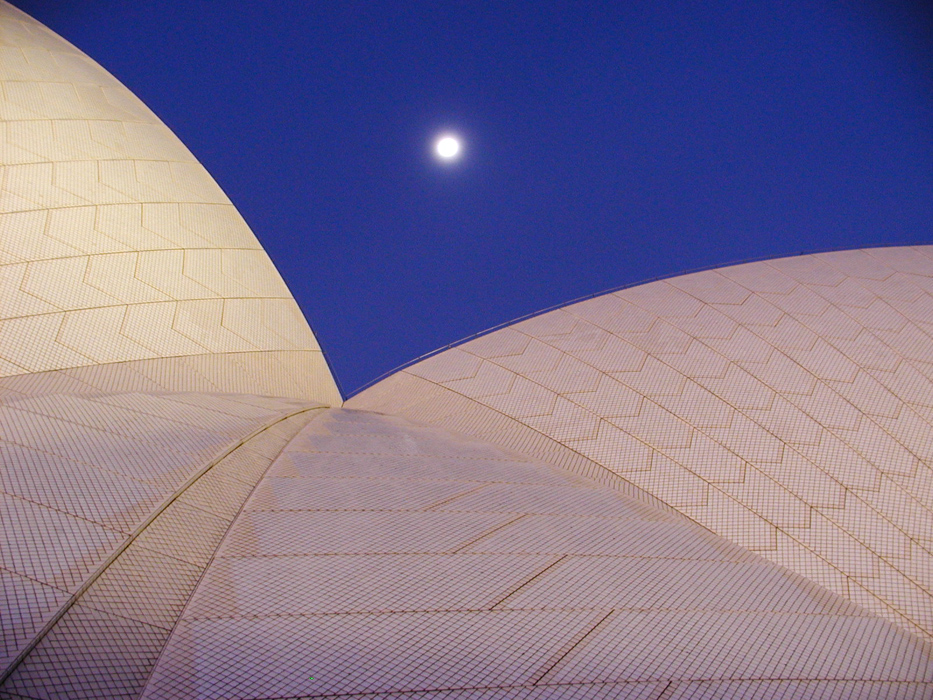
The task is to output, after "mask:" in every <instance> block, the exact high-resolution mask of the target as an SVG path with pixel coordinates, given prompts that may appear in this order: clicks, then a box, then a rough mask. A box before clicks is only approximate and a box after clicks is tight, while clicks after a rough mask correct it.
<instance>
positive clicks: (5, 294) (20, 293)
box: [0, 1, 340, 405]
mask: <svg viewBox="0 0 933 700" xmlns="http://www.w3.org/2000/svg"><path fill="white" fill-rule="evenodd" d="M0 58H2V60H0V87H2V94H0V163H2V165H0V170H2V185H0V377H8V376H14V375H21V374H27V373H36V372H50V371H60V370H70V369H72V368H77V367H87V366H99V365H114V364H118V363H135V364H134V365H133V368H134V369H137V370H138V372H139V373H141V374H143V375H144V376H147V377H152V376H153V375H155V374H157V373H158V371H159V367H160V366H161V364H164V363H160V362H158V361H156V362H153V360H164V359H168V358H179V357H189V358H195V357H200V356H210V357H211V358H212V359H211V361H210V362H209V363H208V364H209V365H211V367H212V368H214V370H213V372H212V371H211V370H210V369H206V370H204V371H203V372H201V374H202V375H203V374H205V373H207V374H208V375H211V374H213V376H214V377H215V378H217V377H220V376H221V375H226V377H225V378H221V379H219V383H220V385H219V386H217V382H214V384H215V385H214V386H213V388H214V389H219V390H231V391H242V390H243V388H244V387H242V386H237V384H238V382H237V378H236V377H237V375H240V376H244V375H245V376H248V377H249V381H250V382H251V383H252V384H253V385H254V386H253V387H251V388H247V389H246V390H247V393H269V394H279V395H282V394H285V395H293V396H296V397H300V398H304V399H309V400H314V401H319V402H322V403H326V404H329V405H339V403H340V394H339V392H338V390H337V387H336V385H335V383H334V380H333V378H332V376H331V374H330V371H329V369H328V367H327V364H326V362H325V361H324V357H323V354H322V352H321V349H320V347H319V346H318V344H317V341H316V340H315V338H314V334H313V333H312V332H311V329H310V328H309V327H308V324H307V322H306V321H305V319H304V317H303V316H302V314H301V311H300V310H299V308H298V306H297V304H296V303H295V301H294V299H293V298H292V296H291V293H290V292H289V291H288V289H287V288H286V286H285V283H284V282H283V281H282V278H281V277H280V276H279V274H278V272H277V271H276V270H275V268H274V267H273V265H272V262H271V261H270V260H269V257H268V256H267V255H266V253H265V251H263V249H262V247H261V246H260V244H259V242H258V241H257V240H256V237H255V236H254V235H253V233H252V232H251V231H250V229H249V227H248V226H247V225H246V223H245V222H244V221H243V219H242V217H240V215H239V214H238V213H237V211H236V209H235V208H234V207H233V205H232V204H231V203H230V201H229V199H227V197H226V195H224V193H223V192H222V191H221V189H220V188H219V187H218V186H217V183H215V182H214V180H213V179H212V178H211V177H210V175H209V174H208V173H207V172H206V171H205V170H204V168H203V167H202V166H201V164H200V163H198V161H197V160H196V159H195V158H194V156H192V155H191V153H190V152H189V151H188V149H187V148H185V146H184V145H183V144H182V143H181V142H180V141H179V140H178V139H177V138H176V137H175V136H174V134H172V133H171V131H169V129H168V128H167V127H166V126H165V125H164V124H163V123H162V122H161V121H160V120H159V119H158V118H157V117H156V116H155V115H154V114H153V113H152V112H151V111H150V110H149V109H148V108H147V107H146V106H145V105H143V104H142V103H141V102H140V101H139V100H138V99H137V98H136V97H135V96H134V95H133V94H132V93H130V91H129V90H127V89H126V88H125V87H123V85H121V84H120V83H119V82H118V81H117V80H116V79H115V78H113V77H112V76H111V75H110V74H109V73H107V71H105V70H104V69H103V68H101V67H100V66H99V65H97V64H96V63H95V62H94V61H92V60H91V59H90V58H88V57H87V56H85V55H84V54H83V53H81V52H80V51H79V50H77V49H76V48H75V47H73V46H72V45H71V44H69V43H68V42H66V41H65V40H64V39H62V38H61V37H59V36H57V35H56V34H54V33H53V32H51V31H49V30H48V29H46V28H45V27H43V26H42V25H40V24H39V23H38V22H36V21H35V20H33V19H32V18H30V17H28V16H27V15H25V14H23V13H22V12H20V11H18V10H16V9H15V8H13V7H11V6H10V5H8V4H7V3H6V2H2V1H0ZM27 339H28V340H27ZM262 353H265V355H264V356H263V357H262V358H256V357H255V355H257V354H262ZM197 362H198V361H197V360H193V361H192V363H189V367H190V366H193V365H194V364H196V363H197ZM175 364H176V365H177V364H178V363H175ZM269 365H278V367H271V368H269V369H271V370H272V371H266V372H265V373H263V372H262V371H260V370H259V369H258V368H259V367H260V366H266V367H267V368H268V366H269ZM115 371H116V372H124V373H126V368H122V369H118V370H115ZM196 371H197V370H196ZM263 374H265V375H266V378H263V376H261V375H263ZM276 375H279V376H276ZM283 375H285V376H287V375H292V376H299V377H301V379H300V380H299V381H298V382H294V381H291V382H290V381H288V380H287V379H285V380H283V379H282V376H283ZM209 381H210V380H209ZM225 382H226V383H225ZM202 384H203V382H202ZM240 384H242V382H240ZM183 388H187V389H192V388H197V389H200V388H201V387H200V386H197V387H195V386H188V387H183ZM257 389H258V390H259V391H257ZM33 390H40V389H39V387H38V385H37V384H35V383H33Z"/></svg>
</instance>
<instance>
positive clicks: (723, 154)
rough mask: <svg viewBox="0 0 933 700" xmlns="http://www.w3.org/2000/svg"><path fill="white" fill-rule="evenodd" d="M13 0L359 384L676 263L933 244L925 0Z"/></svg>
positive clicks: (931, 92)
mask: <svg viewBox="0 0 933 700" xmlns="http://www.w3.org/2000/svg"><path fill="white" fill-rule="evenodd" d="M14 4H16V5H17V6H18V7H20V8H22V9H23V10H25V11H26V12H28V13H30V14H31V15H33V16H34V17H36V18H37V19H39V20H40V21H42V22H44V23H45V24H47V25H48V26H49V27H51V28H52V29H53V30H55V31H56V32H58V33H60V34H61V35H63V36H64V37H65V38H67V39H68V40H70V41H71V42H72V43H74V44H76V45H77V46H78V47H79V48H81V49H82V50H84V51H85V52H86V53H88V54H89V55H90V56H91V57H93V58H94V59H96V60H97V61H98V62H100V63H101V64H102V65H103V66H104V67H105V68H107V69H108V70H110V71H111V72H112V73H113V74H114V75H115V76H116V77H117V78H119V79H120V80H121V81H123V83H125V84H126V85H127V86H128V87H129V88H130V89H131V90H132V91H133V92H135V93H136V94H137V95H138V96H139V97H140V98H142V100H143V101H145V102H146V103H147V104H148V105H149V106H150V107H151V108H152V109H153V110H154V111H155V112H156V114H158V115H159V116H160V117H161V118H162V119H163V120H164V121H165V122H166V124H168V126H169V127H170V128H171V129H172V130H174V131H175V133H176V134H178V136H179V137H180V138H181V139H182V141H184V142H185V144H187V146H188V147H189V148H190V149H191V150H192V151H193V152H194V154H195V156H196V157H197V158H198V159H199V160H200V161H201V162H202V163H203V164H204V165H205V166H206V167H207V169H208V170H209V171H210V172H211V174H212V175H213V176H214V177H215V179H216V180H217V181H218V182H219V183H220V185H221V187H222V188H223V189H224V190H225V191H226V193H227V194H228V195H229V197H230V198H231V199H232V200H233V202H234V204H235V205H236V206H237V207H238V208H239V210H240V212H241V213H242V214H243V216H244V217H245V218H246V220H247V222H248V223H249V224H250V226H251V227H252V228H253V231H255V233H256V235H257V236H258V237H259V239H260V241H261V242H262V243H263V245H264V246H265V248H266V250H267V251H268V252H269V254H270V255H271V257H272V259H273V261H274V262H275V264H276V265H277V266H278V268H279V270H280V271H281V273H282V275H283V276H284V277H285V280H286V282H287V283H288V285H289V287H290V288H291V290H292V292H293V293H294V295H295V298H296V299H297V300H298V303H299V304H300V305H301V307H302V309H303V310H304V312H305V314H306V315H307V317H308V319H309V320H310V322H311V325H312V327H313V328H314V331H315V333H316V334H317V337H318V339H319V341H320V342H321V344H322V346H323V347H324V349H325V351H326V352H327V354H328V357H329V360H330V362H331V366H332V367H333V369H334V370H335V373H336V374H337V378H338V380H339V382H340V383H341V385H342V387H343V390H344V392H345V393H348V392H352V391H353V390H355V389H357V388H358V387H360V386H361V385H363V384H364V383H366V382H368V381H371V380H372V379H375V378H376V377H377V376H378V375H380V374H382V373H384V372H387V371H389V370H391V369H393V368H394V367H396V366H398V365H400V364H402V363H405V362H408V361H410V360H412V359H414V358H416V357H418V356H420V355H423V354H425V353H428V352H430V351H432V350H434V349H436V348H438V347H441V346H444V345H447V344H450V343H454V342H456V341H458V340H460V339H462V338H464V337H467V336H469V335H472V334H474V333H478V332H481V331H483V330H485V329H488V328H490V327H492V326H495V325H498V324H502V323H505V322H507V321H510V320H512V319H515V318H517V317H520V316H524V315H526V314H529V313H533V312H535V311H539V310H541V309H544V308H548V307H552V306H555V305H558V304H563V303H565V302H567V301H570V300H572V299H575V298H578V297H582V296H586V295H590V294H594V293H597V292H601V291H604V290H607V289H611V288H615V287H619V286H623V285H629V284H633V283H636V282H639V281H643V280H647V279H651V278H654V277H658V276H666V275H671V274H674V273H677V272H682V271H686V270H691V269H696V268H702V267H708V266H713V265H723V264H728V263H731V262H736V261H741V260H747V259H754V258H762V257H776V256H784V255H794V254H797V253H800V252H802V251H805V252H813V251H820V250H826V249H835V248H852V247H863V246H874V245H887V244H915V243H933V12H931V10H930V9H929V6H928V5H926V4H924V3H914V4H912V3H909V2H905V1H901V2H898V1H897V0H891V1H889V2H881V0H877V2H872V1H869V0H864V1H861V2H859V1H857V0H849V1H848V2H840V1H838V0H837V1H836V2H821V1H820V0H810V1H809V2H796V1H795V0H779V1H775V2H771V1H768V0H765V1H757V2H755V1H752V2H739V1H736V2H717V1H716V0H707V1H705V2H665V3H662V2H656V1H655V2H642V1H641V0H617V1H615V2H604V3H600V2H577V3H570V2H548V1H546V0H539V1H537V2H510V3H494V2H473V3H467V2H463V3H454V2H444V1H438V0H434V1H432V2H418V1H414V0H406V1H405V2H361V3H356V2H347V1H345V0H340V1H337V0H333V1H322V0H319V1H315V2H311V1H307V0H305V1H297V0H274V1H273V0H265V1H258V0H257V1H253V2H238V3H235V2H229V0H225V1H220V0H218V1H216V2H209V1H204V2H190V1H189V2H181V1H178V2H150V1H149V0H134V1H133V2H126V1H125V0H70V1H69V2H55V1H51V0H44V1H43V0H30V1H26V0H14ZM445 130H450V131H454V132H457V133H459V134H460V135H461V136H462V138H463V139H464V141H465V151H464V154H463V157H462V158H461V159H460V160H459V161H457V162H456V163H448V164H442V163H439V162H438V161H437V160H436V159H435V158H434V157H433V156H432V153H431V145H432V140H433V138H434V137H435V136H436V135H437V134H438V133H439V132H442V131H445Z"/></svg>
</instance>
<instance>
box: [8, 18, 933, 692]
mask: <svg viewBox="0 0 933 700" xmlns="http://www.w3.org/2000/svg"><path fill="white" fill-rule="evenodd" d="M0 52H2V58H0V81H2V82H0V89H2V93H0V124H2V130H0V166H2V168H0V171H2V180H0V477H2V478H0V487H2V496H0V498H2V500H0V503H2V508H0V514H2V515H0V522H2V526H0V533H2V548H0V580H2V596H3V597H2V600H0V627H2V639H3V649H2V654H3V660H2V666H0V669H2V675H0V698H2V699H4V700H12V699H13V698H63V699H65V698H67V699H69V700H73V699H76V698H144V699H147V700H149V699H156V698H177V699H187V698H205V699H206V698H211V699H231V700H232V699H244V698H255V699H259V698H263V699H273V698H312V697H341V698H357V697H358V698H368V699H376V698H397V699H399V700H403V699H404V700H409V699H410V700H415V699H418V700H428V699H433V698H438V699H441V698H450V699H456V700H463V699H466V698H470V699H476V700H504V699H507V698H508V699H511V698H518V699H526V700H539V699H548V698H562V699H564V698H566V699H573V700H590V699H593V700H595V699H597V698H600V699H606V698H631V699H635V698H638V699H641V700H649V699H650V700H662V699H663V700H684V699H686V698H695V699H698V698H710V699H712V698H744V699H752V698H756V699H763V698H823V699H825V698H860V699H865V700H867V699H875V698H933V595H931V589H933V247H909V248H906V247H902V248H880V249H870V250H853V251H847V252H838V253H825V254H819V255H802V256H799V257H794V258H788V259H780V260H772V261H766V262H757V263H750V264H745V265H738V266H733V267H725V268H721V269H717V270H711V271H707V272H701V273H696V274H690V275H684V276H680V277H674V278H670V279H667V280H663V281H656V282H652V283H650V284H645V285H641V286H638V287H633V288H629V289H625V290H623V291H618V292H614V293H609V294H605V295H602V296H599V297H595V298H592V299H589V300H586V301H583V302H579V303H574V304H571V305H568V306H565V307H563V308H560V309H557V310H554V311H550V312H548V313H544V314H541V315H538V316H535V317H532V318H530V319H527V320H524V321H521V322H518V323H515V324H513V325H511V326H508V327H505V328H502V329H500V330H497V331H495V332H492V333H488V334H486V335H483V336H480V337H478V338H476V339H473V340H471V341H469V342H466V343H464V344H461V345H459V346H456V347H454V348H452V349H448V350H445V351H443V352H440V353H438V354H435V355H433V356H431V357H429V358H428V359H425V360H423V361H420V362H418V363H416V364H413V365H411V366H409V367H407V368H406V369H404V370H401V371H399V372H397V373H395V374H393V375H391V376H389V377H388V378H386V379H384V380H383V381H381V382H379V383H378V384H375V385H374V386H372V387H370V388H369V389H367V390H365V391H363V392H362V393H359V394H357V395H356V396H354V397H352V398H351V399H349V400H346V401H344V399H343V397H341V394H340V392H339V391H338V389H337V386H336V384H335V382H334V380H333V377H332V375H331V373H330V370H329V368H328V365H327V363H326V361H325V359H324V356H323V354H322V352H321V350H320V348H319V346H318V344H317V342H316V341H315V336H314V334H313V332H312V330H311V329H310V328H309V327H308V325H307V323H306V321H305V320H304V318H303V316H302V314H301V312H300V311H299V308H298V306H297V304H296V303H295V301H294V299H293V298H292V297H291V295H290V293H289V291H288V289H287V288H286V286H285V284H284V283H283V281H282V279H281V278H280V276H279V275H278V273H277V272H276V270H275V268H274V267H273V265H272V263H271V261H270V259H269V258H268V256H267V255H266V253H265V252H264V251H263V249H262V247H261V246H260V244H259V242H258V241H257V240H256V238H255V236H254V235H253V234H252V232H251V231H250V230H249V228H248V227H247V226H246V224H245V223H244V221H243V219H242V218H240V216H239V215H238V213H237V211H236V210H235V209H234V207H233V206H232V205H231V203H230V201H229V200H228V199H227V198H226V196H225V195H224V194H223V192H222V191H221V190H220V188H219V187H218V186H217V184H215V182H214V181H213V180H212V179H211V177H210V176H209V175H208V174H207V172H206V171H205V170H204V168H203V167H202V166H201V165H200V164H199V163H198V161H197V160H196V159H195V158H194V157H193V156H192V155H191V153H190V152H189V151H188V150H187V149H186V148H185V147H184V146H183V145H182V144H181V143H180V142H179V141H178V139H177V138H176V137H175V136H174V135H173V134H172V133H171V132H170V131H169V130H168V129H167V128H166V127H165V126H164V125H163V124H162V123H161V122H160V121H159V119H158V118H156V117H155V116H154V115H153V113H152V112H151V111H150V110H149V109H147V108H146V107H145V106H144V105H143V104H142V103H141V102H140V101H139V100H138V99H137V98H135V97H134V96H133V95H132V94H131V93H130V92H129V91H128V90H127V89H126V88H124V87H123V86H122V85H121V84H120V83H118V82H117V81H116V80H115V79H114V78H113V77H111V76H110V75H109V74H108V73H107V72H106V71H105V70H104V69H103V68H101V67H100V66H98V65H97V64H96V63H94V62H93V61H92V60H91V59H89V58H88V57H87V56H85V55H84V54H82V53H81V52H80V51H79V50H77V49H75V48H74V47H73V46H71V45H70V44H68V43H67V42H66V41H64V40H63V39H61V38H60V37H58V36H56V35H55V34H54V33H52V32H51V31H49V30H48V29H46V28H45V27H43V26H42V25H40V24H38V23H37V22H36V21H34V20H33V19H31V18H30V17H28V16H26V15H25V14H23V13H21V12H19V11H18V10H16V9H14V8H13V7H11V6H9V5H7V4H5V3H3V2H2V0H0Z"/></svg>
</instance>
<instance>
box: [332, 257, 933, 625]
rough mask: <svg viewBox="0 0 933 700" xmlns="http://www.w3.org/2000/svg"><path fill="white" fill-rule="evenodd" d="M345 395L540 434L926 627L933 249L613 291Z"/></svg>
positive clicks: (750, 269) (796, 262) (782, 264)
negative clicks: (474, 418) (470, 415)
mask: <svg viewBox="0 0 933 700" xmlns="http://www.w3.org/2000/svg"><path fill="white" fill-rule="evenodd" d="M464 403H474V404H476V405H478V407H479V408H477V409H468V408H465V406H464ZM348 406H351V407H355V408H365V409H372V410H379V411H385V412H387V413H400V414H401V415H407V416H410V417H412V418H415V419H418V420H431V421H436V422H439V423H440V424H442V425H447V426H450V427H456V428H458V429H461V430H463V429H466V430H468V431H469V432H471V433H472V434H476V435H481V436H483V437H484V438H486V439H492V440H495V441H499V442H500V443H501V444H506V445H508V446H513V447H515V446H518V444H519V443H521V442H522V441H525V442H527V440H528V438H527V432H532V433H535V434H537V435H539V436H544V437H546V438H548V439H550V440H551V441H553V442H555V443H557V444H558V445H559V446H560V447H561V448H562V449H563V450H565V451H566V452H568V453H572V454H573V455H575V456H576V458H577V461H576V462H574V461H573V460H572V459H569V458H567V457H566V455H554V456H555V457H556V458H557V459H558V461H561V460H563V462H562V463H566V464H568V465H570V464H576V465H577V470H578V471H581V470H582V471H586V470H589V471H590V472H592V469H593V467H594V465H596V466H598V467H601V468H603V470H605V471H606V472H608V473H611V474H613V475H615V476H617V477H619V478H621V479H623V480H624V481H625V482H627V483H628V484H629V485H630V486H634V487H637V488H638V489H640V490H643V491H644V492H646V493H647V494H649V495H650V496H652V497H654V498H656V499H658V500H660V501H662V502H664V503H666V504H667V505H668V506H670V507H671V508H674V509H676V510H677V511H679V512H682V513H684V514H686V515H688V516H689V517H691V518H693V519H694V520H696V521H697V522H699V523H701V524H702V525H704V526H706V527H708V528H710V529H711V530H712V531H713V532H716V533H717V534H719V535H722V536H723V537H726V538H727V539H729V540H731V541H733V542H735V543H736V544H739V545H741V546H743V547H746V548H748V549H750V550H752V551H755V552H758V553H760V554H761V555H762V556H765V557H767V558H768V559H770V560H772V561H774V562H776V563H778V564H781V565H783V566H786V567H788V568H789V569H791V570H793V571H796V572H798V573H800V574H802V575H804V576H807V577H808V578H809V579H811V580H812V581H815V582H817V583H819V584H820V585H822V586H825V587H826V588H828V589H829V590H832V591H834V592H836V593H838V594H840V595H842V596H844V597H846V598H848V599H849V600H852V601H854V602H856V603H858V604H859V605H862V606H863V607H865V608H866V609H868V610H871V611H873V612H876V613H878V614H881V615H883V616H885V617H886V618H887V619H890V620H892V621H894V622H897V623H898V624H900V625H902V626H903V627H904V628H906V629H909V630H911V631H913V632H915V633H917V634H919V635H921V636H923V637H924V638H926V639H933V596H931V594H930V591H931V590H933V248H930V247H927V248H922V247H921V248H889V249H874V250H861V251H851V252H844V253H825V254H820V255H810V256H800V257H796V258H786V259H782V260H774V261H769V262H759V263H750V264H747V265H740V266H736V267H729V268H723V269H719V270H714V271H709V272H701V273H697V274H691V275H685V276H683V277H675V278H672V279H669V280H665V281H661V282H653V283H650V284H646V285H643V286H640V287H634V288H631V289H627V290H623V291H620V292H616V293H613V294H607V295H604V296H601V297H597V298H595V299H591V300H588V301H584V302H580V303H577V304H572V305H570V306H567V307H564V308H562V309H559V310H556V311H552V312H550V313H546V314H543V315H541V316H537V317H535V318H531V319H529V320H527V321H522V322H520V323H517V324H515V325H513V326H511V327H508V328H505V329H503V330H500V331H496V332H494V333H490V334H489V335H486V336H483V337H481V338H478V339H476V340H473V341H470V342H467V343H465V344H463V345H461V346H459V347H457V348H454V349H452V350H448V351H446V352H442V353H440V354H438V355H435V356H434V357H432V358H429V359H427V360H425V361H423V362H421V363H419V364H416V365H414V366H412V367H409V368H408V369H406V370H404V371H403V372H402V373H400V374H398V375H395V376H394V377H390V378H389V379H388V380H386V381H384V382H383V383H382V384H381V385H376V386H374V387H372V388H371V389H369V390H367V391H366V392H363V393H362V394H360V395H358V396H357V397H354V398H353V399H352V400H351V401H350V402H349V403H348ZM454 406H456V408H454ZM482 411H486V412H488V415H487V416H486V418H485V421H474V423H473V424H472V425H470V424H469V423H468V422H465V419H464V415H465V414H468V413H471V412H472V413H474V414H477V415H478V412H479V413H481V412H482ZM503 419H504V420H506V421H509V422H510V423H511V426H510V427H501V428H499V429H497V430H495V431H493V430H491V429H490V428H489V427H488V425H487V426H483V425H482V423H483V422H485V423H487V424H488V423H489V422H490V421H493V422H495V420H498V421H499V422H501V421H502V420H503ZM550 451H552V452H553V449H552V450H550ZM545 452H547V450H546V451H545ZM542 456H546V455H545V454H543V453H542ZM586 462H588V463H589V465H586V464H585V463H586Z"/></svg>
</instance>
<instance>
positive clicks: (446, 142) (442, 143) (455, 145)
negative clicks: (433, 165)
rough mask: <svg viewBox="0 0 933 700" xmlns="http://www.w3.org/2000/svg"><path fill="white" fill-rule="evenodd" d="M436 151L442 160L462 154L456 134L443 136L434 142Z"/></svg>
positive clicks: (451, 158)
mask: <svg viewBox="0 0 933 700" xmlns="http://www.w3.org/2000/svg"><path fill="white" fill-rule="evenodd" d="M434 152H435V153H436V154H437V157H438V158H440V159H441V160H453V159H454V158H456V157H457V156H458V155H459V154H460V141H459V140H458V139H457V138H456V137H455V136H441V137H440V138H439V139H438V140H437V141H436V142H435V143H434Z"/></svg>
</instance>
